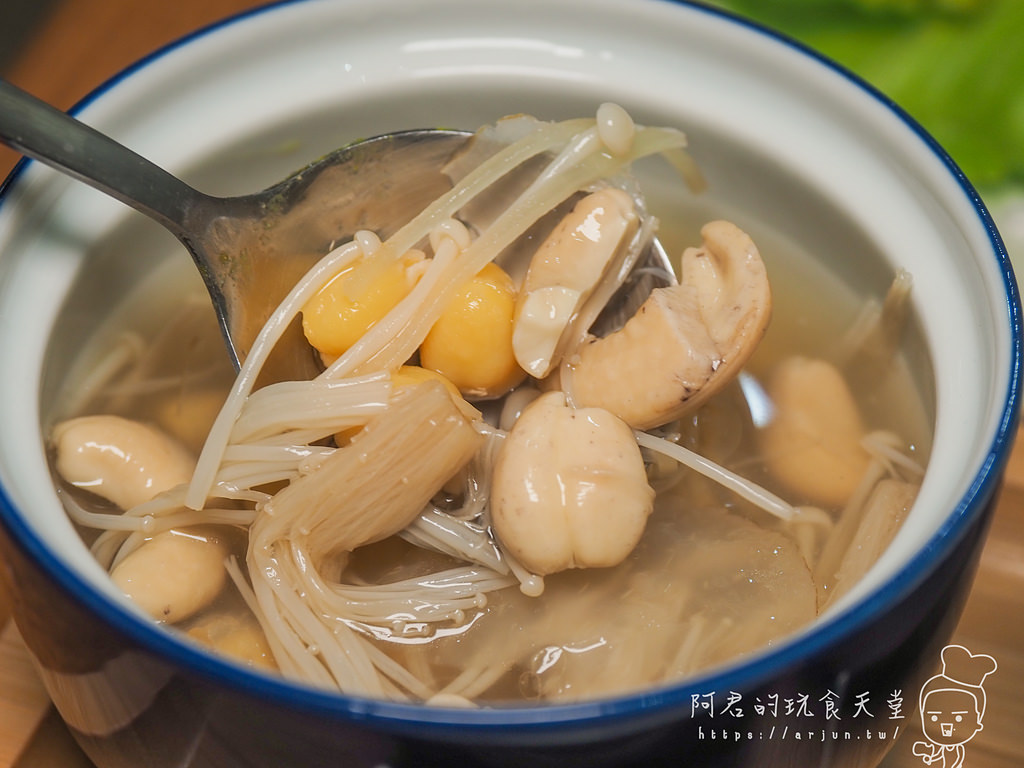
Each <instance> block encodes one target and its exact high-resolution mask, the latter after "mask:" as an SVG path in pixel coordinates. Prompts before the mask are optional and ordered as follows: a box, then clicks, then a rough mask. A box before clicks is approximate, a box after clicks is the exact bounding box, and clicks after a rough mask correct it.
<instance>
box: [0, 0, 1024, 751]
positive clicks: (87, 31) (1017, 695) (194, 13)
mask: <svg viewBox="0 0 1024 768" xmlns="http://www.w3.org/2000/svg"><path fill="white" fill-rule="evenodd" d="M259 4H260V3H257V2H254V1H253V0H174V2H159V1H157V0H153V1H152V2H150V1H148V0H58V1H57V2H55V3H54V4H53V5H52V6H51V9H50V11H49V13H48V15H47V17H46V19H45V20H44V21H43V23H42V24H41V25H39V26H38V27H37V28H36V30H35V31H33V32H32V33H31V34H30V36H29V37H28V38H27V39H26V40H25V41H24V43H23V45H22V46H21V47H20V50H19V52H18V55H17V56H15V57H14V58H13V61H12V63H11V64H10V66H9V67H8V68H7V71H6V72H4V73H3V76H4V77H5V78H6V79H8V80H10V81H11V82H13V83H15V84H17V85H19V86H21V87H22V88H25V89H26V90H29V91H31V92H32V93H35V94H36V95H38V96H40V97H42V98H43V99H45V100H47V101H49V102H50V103H51V104H54V105H56V106H58V107H60V108H62V109H66V108H68V107H70V106H72V105H73V104H74V103H75V102H76V101H78V100H79V99H80V98H81V97H82V96H84V95H85V94H86V93H88V92H89V91H90V90H91V89H92V88H94V87H95V86H97V85H99V84H100V83H102V82H103V81H104V80H105V79H106V78H108V77H109V76H111V75H112V74H114V73H116V72H117V71H118V70H120V69H121V68H122V67H124V66H125V65H127V64H129V63H131V62H133V61H135V60H136V59H138V58H140V57H142V56H144V55H145V54H147V53H148V52H150V51H152V50H153V49H154V48H156V47H158V46H160V45H162V44H164V43H167V42H170V41H172V40H175V39H177V38H178V37H180V36H181V35H183V34H186V33H188V32H191V31H192V30H194V29H197V28H199V27H201V26H204V25H206V24H208V23H211V22H214V21H217V20H219V19H222V18H224V17H226V16H229V15H231V14H233V13H236V12H238V11H241V10H245V9H247V8H251V7H254V6H256V5H259ZM0 15H2V12H0ZM0 23H2V19H0ZM16 160H17V155H16V154H15V153H14V152H12V151H10V150H8V149H7V148H5V147H0V178H2V177H3V176H6V174H7V172H8V171H9V170H10V169H11V167H13V165H14V163H15V162H16ZM8 612H9V611H8V607H7V599H6V596H5V595H4V594H3V593H2V592H0V768H89V767H90V765H91V764H90V763H89V761H88V760H87V759H86V758H85V756H84V755H83V754H82V753H81V752H80V751H79V750H78V748H77V747H76V745H75V744H74V742H73V740H72V739H71V737H70V735H69V734H68V732H67V730H66V729H65V728H64V726H63V724H62V723H61V721H60V719H59V718H58V717H57V716H56V714H55V712H54V710H53V708H52V707H51V706H50V704H49V701H48V699H47V697H46V694H45V691H43V689H42V687H41V685H40V683H39V681H38V679H37V677H36V675H35V672H34V670H33V669H32V667H31V664H30V662H29V659H28V656H27V653H26V652H25V650H24V648H23V647H22V645H21V642H20V639H19V637H18V635H17V631H16V629H15V627H14V626H13V623H11V622H9V621H8V620H7V619H8ZM1022 612H1024V438H1021V439H1019V440H1018V448H1017V450H1016V451H1015V453H1014V456H1013V458H1012V459H1011V463H1010V467H1009V471H1008V473H1007V482H1006V486H1005V488H1004V490H1003V492H1002V495H1001V497H1000V500H999V507H998V510H997V514H996V519H995V523H994V525H993V528H992V532H991V534H990V536H989V540H988V543H987V545H986V548H985V551H984V554H983V557H982V562H981V568H980V571H979V574H978V577H977V580H976V582H975V585H974V588H973V591H972V593H971V598H970V600H969V602H968V604H967V607H966V611H965V613H964V616H963V619H962V621H961V623H960V626H959V628H958V630H957V632H956V635H955V638H954V639H955V641H957V642H959V643H961V644H962V645H964V646H966V647H967V648H969V649H971V650H972V651H973V652H975V653H988V654H990V655H992V656H993V657H995V658H996V660H997V661H998V664H999V668H998V670H997V671H996V672H995V673H994V674H993V675H992V676H991V677H990V678H989V680H988V681H987V684H986V688H987V692H988V695H989V703H988V709H987V713H986V715H985V728H984V730H983V731H981V732H980V733H979V734H978V735H977V736H976V737H975V739H974V740H973V741H972V742H971V743H970V744H969V745H968V753H967V755H968V759H967V764H968V765H969V766H971V768H1014V767H1017V766H1021V765H1024V728H1022V727H1021V724H1022V723H1024V703H1022V702H1024V621H1021V620H1020V618H1019V617H1020V616H1021V615H1022ZM913 740H914V735H913V733H912V732H908V735H906V736H905V737H904V738H903V739H901V740H900V741H899V742H898V743H897V744H896V746H895V747H894V748H893V750H892V752H891V753H890V755H889V757H888V758H887V759H886V761H885V763H884V766H885V768H910V766H920V765H923V763H922V762H921V760H920V759H919V758H916V757H914V756H913V755H912V753H911V744H912V742H913Z"/></svg>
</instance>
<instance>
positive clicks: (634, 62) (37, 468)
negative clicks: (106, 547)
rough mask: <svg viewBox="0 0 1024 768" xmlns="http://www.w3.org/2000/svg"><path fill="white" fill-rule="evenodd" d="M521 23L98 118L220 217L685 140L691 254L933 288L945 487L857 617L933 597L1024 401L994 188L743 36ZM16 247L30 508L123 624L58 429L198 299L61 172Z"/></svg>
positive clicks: (366, 15)
mask: <svg viewBox="0 0 1024 768" xmlns="http://www.w3.org/2000/svg"><path fill="white" fill-rule="evenodd" d="M512 5H513V4H508V5H507V6H506V5H504V4H503V5H501V6H498V5H491V4H483V3H470V2H462V1H461V0H443V1H442V2H440V3H434V4H432V5H431V6H430V8H429V10H428V9H426V8H423V7H421V4H418V3H412V2H403V1H402V0H388V2H378V0H372V2H371V1H369V0H365V1H364V0H357V1H356V2H351V3H346V4H331V3H315V2H308V3H293V4H286V5H283V6H279V7H275V8H271V9H268V10H266V11H263V12H261V13H258V14H254V15H250V16H248V17H246V18H244V19H242V20H240V21H237V22H234V23H231V24H228V25H225V26H223V27H221V28H219V29H218V30H216V31H214V32H211V33H207V34H203V35H200V36H198V37H196V38H194V39H192V40H191V41H189V42H187V43H185V44H182V45H180V46H178V47H175V48H172V49H171V50H169V51H167V52H164V53H163V54H162V55H160V56H158V57H156V58H154V59H153V60H152V61H150V62H148V63H147V64H146V65H145V66H143V67H141V68H139V69H137V70H136V71H133V72H130V73H128V74H126V75H125V76H124V77H123V78H121V79H120V80H119V81H118V82H116V83H114V84H113V85H112V86H111V87H109V88H107V89H105V90H104V92H102V93H100V94H99V95H98V97H97V98H95V99H94V100H92V101H91V102H90V103H88V104H87V105H86V106H85V107H84V108H83V109H82V111H81V117H82V118H83V119H85V120H86V121H88V122H91V123H93V124H94V125H96V126H97V127H99V128H101V129H102V130H105V131H107V132H109V133H111V134H113V135H114V136H115V137H117V138H118V139H120V140H121V141H122V142H124V143H125V144H127V145H128V146H130V147H132V148H134V149H136V150H137V151H138V152H140V153H141V154H143V155H145V156H147V157H149V158H151V159H152V160H154V161H155V162H157V163H158V164H160V165H162V166H163V167H165V168H167V169H168V170H170V171H172V172H175V173H177V174H180V175H182V176H183V178H185V179H186V180H187V181H189V182H190V183H192V184H194V185H195V186H197V187H198V188H200V189H202V190H204V191H207V192H211V193H215V194H233V193H244V192H248V191H252V190H255V189H258V188H262V187H264V186H267V185H268V184H270V183H272V182H274V181H277V180H279V179H280V178H282V177H284V176H285V175H287V174H288V173H290V172H291V171H293V170H294V169H296V168H298V167H300V166H302V165H303V164H305V163H306V162H308V161H310V160H312V159H315V158H316V157H318V156H320V155H322V154H324V153H325V152H327V151H329V150H331V149H333V148H335V147H337V146H340V145H342V144H344V143H346V142H348V141H350V140H353V139H356V138H360V137H365V136H369V135H375V134H379V133H382V132H386V131H390V130H398V129H404V128H409V127H423V126H442V127H459V128H474V127H476V126H478V125H481V124H484V123H487V122H491V121H493V120H494V119H496V118H497V117H500V116H502V115H506V114H511V113H517V112H525V113H530V114H533V115H536V116H538V117H541V118H544V119H560V118H567V117H577V116H581V115H589V114H592V113H593V111H594V110H595V109H596V107H597V105H598V104H600V103H601V102H604V101H615V102H618V103H620V104H622V105H623V106H625V107H626V108H627V109H628V110H629V111H630V113H631V114H632V115H633V117H634V118H635V119H636V121H637V122H640V123H646V124H659V125H672V126H677V127H680V128H682V129H683V130H685V131H686V132H687V134H688V136H689V138H690V146H691V150H692V152H693V154H694V156H695V157H696V159H697V161H698V162H699V163H700V165H701V167H702V169H703V170H704V172H705V174H706V176H707V177H708V180H709V191H708V192H707V193H705V194H703V195H701V196H700V197H691V196H689V195H687V194H684V193H681V192H674V191H671V190H672V189H673V188H674V187H672V185H671V182H670V176H669V174H668V172H667V171H666V170H665V169H664V168H663V167H661V166H658V165H656V164H650V165H644V166H643V167H642V168H640V169H639V172H640V174H641V176H642V177H643V178H644V179H645V183H646V184H647V185H648V189H649V190H654V193H653V198H654V201H655V213H656V214H657V215H658V216H659V218H660V219H661V220H662V226H663V237H664V239H665V240H667V241H668V243H669V244H670V247H671V248H673V249H678V248H681V246H682V245H685V244H689V243H692V242H695V241H696V238H697V237H698V236H697V235H696V233H697V230H698V229H699V226H700V224H702V223H703V222H704V221H706V220H709V219H711V218H730V219H732V220H734V221H736V222H737V223H738V224H740V225H741V226H742V227H744V228H746V229H747V230H748V231H750V232H751V234H752V235H753V236H754V237H755V240H757V241H758V242H759V244H760V245H761V247H762V250H763V251H764V254H765V258H766V261H767V262H768V266H769V270H770V271H771V270H772V265H773V263H778V264H782V263H784V262H785V263H786V264H788V265H790V266H792V265H795V267H794V271H791V273H792V274H793V275H794V277H792V278H787V279H788V280H792V285H789V286H788V287H787V288H786V289H785V290H786V293H787V294H788V295H790V296H792V297H794V298H795V299H797V300H807V301H810V300H813V297H810V296H807V295H806V292H803V293H802V292H801V290H800V287H801V285H802V284H803V281H807V282H808V283H809V284H813V283H814V282H815V281H819V280H826V281H832V282H835V283H837V284H841V285H843V286H845V287H844V288H843V290H845V291H848V292H849V293H850V294H851V295H864V294H870V295H874V296H881V295H883V294H884V292H885V290H886V288H887V287H888V284H889V281H890V280H891V278H892V274H893V270H894V269H895V268H900V267H902V268H905V269H907V270H908V271H909V272H910V273H911V274H912V275H913V278H914V293H913V297H914V299H913V306H914V315H915V319H914V322H913V327H912V329H911V333H910V341H909V342H908V344H907V365H908V368H909V370H910V372H911V375H912V376H913V377H914V379H915V380H916V381H917V383H918V385H919V386H920V388H921V390H922V392H923V401H922V407H921V411H920V413H918V414H914V415H913V419H914V420H916V422H917V423H928V422H931V420H932V419H933V418H934V424H935V433H934V447H933V450H932V455H931V464H930V467H929V471H928V474H927V476H926V480H925V482H924V485H923V487H922V489H921V492H920V495H919V498H918V501H917V503H916V505H915V507H914V510H913V512H912V514H911V515H910V517H909V519H908V521H907V523H906V524H905V525H904V527H903V528H902V529H901V531H900V532H899V534H898V535H897V537H896V539H895V540H894V542H893V543H892V545H891V546H890V548H889V550H888V551H887V552H886V554H885V555H884V556H883V558H882V559H881V561H880V562H879V563H878V564H877V565H876V566H875V567H874V568H873V569H872V571H871V572H870V573H869V575H868V576H867V577H866V578H865V579H864V580H863V581H862V583H861V584H860V585H859V586H858V587H857V589H855V590H854V591H853V592H851V593H850V594H848V595H847V597H846V598H845V600H844V601H843V602H842V604H841V605H839V606H837V607H836V611H835V612H834V613H840V612H841V611H842V610H843V608H848V607H850V606H852V605H854V604H857V603H858V602H860V601H863V600H865V599H868V598H869V597H871V596H872V595H873V594H875V593H877V591H878V590H879V589H880V588H881V587H882V586H883V585H885V584H887V583H889V582H891V581H892V580H893V579H894V578H900V579H905V580H912V579H913V578H916V577H915V575H914V574H913V573H908V572H907V570H906V564H907V563H908V562H910V561H911V560H912V559H913V558H915V557H919V553H920V552H921V551H922V550H923V549H926V548H929V547H930V548H932V549H936V546H935V545H936V542H937V541H939V539H938V538H937V537H938V536H939V535H940V533H941V532H943V531H949V530H952V529H954V528H955V527H956V525H957V524H958V521H959V520H960V519H961V518H963V517H964V516H965V515H968V514H971V513H972V510H971V508H972V506H973V496H972V494H974V493H976V492H977V489H978V487H979V486H980V485H982V484H984V483H986V482H988V481H987V480H986V476H985V473H986V471H987V469H986V467H987V466H988V464H990V463H992V455H993V445H994V444H995V443H997V442H998V441H999V440H1000V439H1001V437H1005V434H1004V432H1005V429H1006V425H1005V421H1006V416H1007V413H1008V408H1010V407H1011V406H1010V405H1008V404H1010V403H1011V402H1012V398H1013V395H1012V393H1011V392H1010V382H1011V378H1012V376H1013V375H1014V371H1015V366H1016V359H1015V351H1014V349H1015V344H1016V341H1015V333H1016V327H1015V322H1016V320H1015V319H1013V318H1011V314H1012V312H1013V307H1014V302H1015V301H1016V298H1015V294H1014V293H1013V291H1014V288H1013V285H1012V276H1009V275H1008V273H1007V271H1006V270H1007V269H1008V267H1007V266H1006V263H1007V262H1006V259H1005V254H1002V253H1001V251H1000V248H999V246H998V240H997V238H994V235H993V233H992V232H991V231H990V229H989V222H988V220H987V217H986V215H985V214H984V212H983V211H982V210H981V209H980V208H979V206H978V204H977V202H976V200H975V199H973V197H972V194H971V192H970V190H969V188H967V187H966V186H965V185H964V183H963V181H962V180H961V179H960V178H958V176H957V174H956V172H955V170H953V169H952V168H951V167H950V166H949V165H947V163H946V161H945V159H944V157H943V156H942V155H941V153H940V152H939V151H938V150H937V149H936V148H935V147H933V146H932V145H931V144H930V143H929V141H928V140H927V138H926V137H923V136H922V135H921V134H920V133H919V132H918V130H917V129H916V128H915V127H914V126H913V125H911V124H909V123H907V122H906V121H905V120H904V119H903V118H902V117H901V116H900V115H899V114H897V113H896V112H894V111H892V110H891V109H890V108H889V107H888V106H887V105H886V104H884V103H883V102H882V101H880V100H878V99H877V98H876V97H875V96H874V95H873V94H871V93H870V92H868V91H867V90H866V89H864V88H863V87H861V86H860V85H858V84H856V83H854V82H853V81H851V80H850V79H849V78H848V77H847V76H846V75H845V74H844V73H842V72H839V71H837V70H835V69H833V68H831V67H829V66H827V65H825V64H822V63H821V62H819V61H817V60H816V59H814V58H813V57H811V56H808V55H807V54H805V53H804V52H802V51H800V50H797V49H795V48H794V47H792V46H791V45H789V44H788V43H787V42H785V41H780V40H779V39H777V38H775V37H773V36H771V35H768V34H765V33H763V32H761V31H759V30H756V29H753V28H751V27H748V26H747V25H745V24H743V23H739V22H736V21H734V20H730V19H728V18H726V17H723V16H721V15H719V14H717V13H714V12H710V11H707V10H706V9H703V10H702V9H699V8H694V7H689V6H686V5H683V4H675V3H668V2H656V1H655V2H639V3H628V4H627V3H624V2H608V1H604V0H602V1H601V2H594V1H593V0H587V1H586V2H583V1H582V0H581V1H580V2H575V1H573V2H563V3H559V4H557V6H556V7H552V5H554V4H548V3H545V2H532V1H527V2H525V3H516V4H514V6H515V7H512ZM523 5H526V6H529V9H528V11H525V10H524V9H523V7H522V6H523ZM627 5H628V7H627ZM381 22H388V23H381ZM538 30H543V32H541V33H538ZM200 72H201V73H203V74H202V76H201V77H195V75H196V73H200ZM0 248H2V250H3V253H4V257H3V261H2V264H0V272H2V279H0V303H2V306H4V307H6V308H7V312H8V313H9V314H10V315H11V316H14V317H32V318H34V320H33V322H31V323H29V324H27V325H20V324H19V325H17V326H15V325H13V324H7V325H5V326H4V330H3V331H2V332H0V359H4V360H6V361H8V364H7V365H6V366H5V369H4V373H3V375H2V376H0V423H3V424H4V425H5V429H4V430H3V431H2V433H0V477H2V480H3V487H4V490H5V492H6V493H7V495H8V496H9V497H10V499H11V501H12V503H13V505H14V506H15V507H16V509H17V510H18V512H17V514H18V515H19V516H20V518H21V521H22V523H23V524H24V526H25V529H26V530H27V531H28V532H29V533H30V534H31V535H33V536H35V537H38V540H39V541H41V542H45V545H43V550H44V551H45V554H46V555H47V556H51V555H52V556H53V557H54V558H56V560H57V561H59V562H60V563H63V564H65V565H67V566H68V567H69V568H70V569H71V571H72V572H73V573H74V574H75V575H76V576H77V577H80V578H82V579H83V580H84V581H85V583H86V584H87V585H88V586H87V587H86V588H87V589H88V590H92V591H94V592H95V593H98V594H102V595H106V596H107V597H106V598H103V599H110V600H112V601H117V602H118V603H119V602H120V601H119V599H118V598H117V597H116V596H115V595H114V593H113V590H112V589H111V587H110V585H109V583H108V580H107V579H106V577H105V574H103V573H102V571H101V570H100V569H99V568H98V566H96V564H95V563H94V562H93V561H92V559H91V556H90V555H89V554H88V552H87V551H86V549H85V547H84V546H83V545H82V543H81V541H80V539H79V537H78V535H77V534H76V533H75V531H74V530H73V529H72V527H71V525H70V524H69V523H68V521H67V519H66V517H65V515H64V512H63V510H62V509H61V507H60V504H59V502H58V501H57V499H56V497H55V495H54V493H53V491H52V488H51V484H50V480H49V474H48V469H47V465H46V459H45V451H44V446H43V441H42V439H41V437H40V428H39V427H40V423H41V422H42V423H43V424H44V425H45V424H47V423H49V422H50V421H51V420H52V419H53V418H55V416H57V415H60V414H58V413H57V412H56V410H55V409H57V408H58V405H59V404H60V403H62V402H63V398H64V397H65V395H66V386H67V379H68V376H69V372H71V371H72V366H73V364H74V361H75V353H76V351H77V350H79V349H81V348H82V347H83V345H85V342H86V340H87V339H88V338H90V337H91V336H92V335H93V334H94V333H95V331H96V329H97V328H98V327H99V325H100V322H101V321H102V319H103V318H104V317H105V315H106V314H107V313H106V310H107V309H108V308H109V307H110V306H112V305H114V304H116V303H118V302H119V301H121V299H122V298H124V297H126V296H130V295H131V293H132V290H133V288H134V287H136V286H137V285H139V284H141V283H142V282H145V281H146V280H150V279H152V276H153V275H154V274H158V275H161V276H164V275H173V276H174V278H173V279H175V280H178V279H180V280H182V281H184V282H188V281H196V280H198V277H197V276H195V275H193V274H192V267H191V264H190V262H189V261H188V259H187V257H186V256H185V255H184V251H183V250H182V249H181V248H180V247H179V246H178V245H177V243H176V242H175V241H174V240H173V238H171V237H170V236H169V235H167V234H166V233H165V232H164V231H163V230H161V229H160V227H158V226H157V225H155V224H153V223H152V222H150V221H148V220H144V219H143V218H142V217H141V216H139V215H137V214H134V213H132V212H130V211H128V210H127V209H125V208H124V207H123V206H121V205H119V204H117V203H115V202H113V201H111V200H109V199H107V198H105V197H104V196H103V195H101V194H99V193H96V192H94V191H92V190H89V189H87V188H85V187H83V186H81V185H78V184H76V183H72V182H69V181H67V180H65V179H63V178H61V177H59V176H58V175H56V174H54V173H52V172H50V171H48V170H47V169H44V168H41V167H39V166H38V165H37V164H33V165H32V166H30V167H29V168H27V169H25V170H24V171H23V172H22V173H21V174H20V176H19V177H18V178H17V179H16V180H15V182H14V183H13V184H12V185H11V186H10V188H9V189H8V190H7V193H6V199H4V200H3V202H2V205H0ZM159 279H163V277H160V278H159ZM1008 294H1009V295H1008ZM780 316H781V317H782V319H781V320H780V322H785V317H786V310H784V309H782V310H780ZM846 319H847V318H843V317H838V318H836V321H837V323H840V324H841V323H842V322H845V320H846ZM15 328H16V329H17V330H15ZM938 549H939V550H940V549H941V546H939V547H938ZM936 556H938V555H936ZM62 567H63V566H62Z"/></svg>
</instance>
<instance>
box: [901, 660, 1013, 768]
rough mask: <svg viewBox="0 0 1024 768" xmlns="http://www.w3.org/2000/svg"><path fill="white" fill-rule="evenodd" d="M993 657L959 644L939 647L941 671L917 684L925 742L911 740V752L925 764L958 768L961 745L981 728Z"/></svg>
mask: <svg viewBox="0 0 1024 768" xmlns="http://www.w3.org/2000/svg"><path fill="white" fill-rule="evenodd" d="M995 671H996V660H995V659H993V658H992V657H991V656H988V655H986V654H983V653H979V654H977V655H975V654H973V653H971V652H970V651H968V650H967V649H966V648H964V647H963V646H962V645H947V646H946V647H945V648H943V649H942V672H940V673H939V674H937V675H935V676H934V677H932V678H930V679H929V680H928V681H927V682H925V684H924V685H923V686H922V687H921V698H920V707H921V725H922V727H923V728H924V735H925V738H926V739H928V740H927V741H917V742H914V754H915V755H917V756H918V757H920V758H921V760H922V761H923V762H924V764H925V765H934V766H941V768H962V767H963V765H964V757H965V755H966V748H965V746H964V745H965V744H967V742H968V741H970V740H971V739H973V738H974V734H976V733H977V732H978V731H980V730H981V729H982V724H981V721H982V718H983V717H984V716H985V689H984V688H983V687H982V685H983V684H984V682H985V678H986V677H988V676H989V675H990V674H992V673H993V672H995Z"/></svg>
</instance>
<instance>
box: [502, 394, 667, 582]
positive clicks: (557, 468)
mask: <svg viewBox="0 0 1024 768" xmlns="http://www.w3.org/2000/svg"><path fill="white" fill-rule="evenodd" d="M653 504H654V491H653V490H652V489H651V487H650V485H649V484H648V483H647V475H646V473H645V471H644V462H643V458H642V456H641V455H640V449H639V447H638V446H637V443H636V439H635V438H634V436H633V433H632V431H631V430H630V429H629V427H628V426H627V425H626V424H625V423H623V422H622V420H620V419H619V418H617V417H616V416H614V415H613V414H611V413H609V412H607V411H605V410H602V409H600V408H583V409H574V408H570V407H568V406H567V405H566V403H565V395H564V394H563V393H562V392H559V391H553V392H548V393H546V394H544V395H541V396H540V397H539V398H537V399H536V400H535V401H533V402H532V403H530V405H528V406H527V407H526V408H525V409H524V410H523V413H522V415H521V416H520V417H519V419H518V420H517V421H516V423H515V426H514V427H513V428H512V430H511V432H509V434H508V437H507V438H506V439H505V442H504V444H503V445H502V447H501V451H500V452H499V454H498V458H497V461H496V465H495V468H494V476H493V486H492V493H491V515H492V523H493V525H494V531H495V533H496V535H497V536H498V539H499V540H500V541H501V543H502V545H503V546H504V547H505V548H506V549H507V550H508V551H509V552H511V553H512V555H513V556H514V557H515V558H516V559H518V560H519V562H521V563H522V564H523V566H525V567H526V568H527V569H529V570H530V571H531V572H533V573H536V574H540V575H545V574H549V573H555V572H557V571H562V570H565V569H567V568H597V567H605V566H612V565H616V564H618V563H620V562H622V560H624V559H625V558H626V556H627V555H628V554H629V553H630V552H632V551H633V548H634V547H635V546H636V543H637V542H638V541H639V540H640V536H641V534H642V533H643V531H644V527H645V526H646V524H647V518H648V516H649V515H650V513H651V509H652V507H653Z"/></svg>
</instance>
